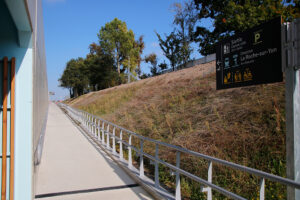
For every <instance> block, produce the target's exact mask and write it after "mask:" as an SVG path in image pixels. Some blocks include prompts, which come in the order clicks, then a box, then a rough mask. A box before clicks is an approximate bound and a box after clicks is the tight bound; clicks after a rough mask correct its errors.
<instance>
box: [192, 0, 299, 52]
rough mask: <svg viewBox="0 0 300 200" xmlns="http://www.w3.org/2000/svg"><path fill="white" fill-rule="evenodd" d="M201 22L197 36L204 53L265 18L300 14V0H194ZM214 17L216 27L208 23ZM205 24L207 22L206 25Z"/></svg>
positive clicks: (286, 17) (196, 32) (211, 50)
mask: <svg viewBox="0 0 300 200" xmlns="http://www.w3.org/2000/svg"><path fill="white" fill-rule="evenodd" d="M194 3H195V5H196V9H197V12H198V20H199V21H198V22H199V23H198V24H201V25H200V26H198V27H197V28H196V31H195V33H194V40H195V41H196V42H199V47H200V50H199V52H200V53H201V54H202V55H207V54H211V53H214V52H215V44H216V42H218V41H220V40H222V39H224V38H226V37H228V36H231V35H233V34H234V33H237V32H241V31H245V30H246V29H248V28H251V27H253V26H255V25H258V24H260V23H262V22H265V21H267V20H270V19H272V18H275V17H277V16H280V15H281V16H282V18H283V20H284V21H291V20H292V19H294V18H296V17H300V6H299V5H300V3H299V0H286V1H282V0H264V1H252V0H194ZM207 20H210V21H211V22H212V24H213V27H207V25H205V24H207V23H203V22H205V21H207ZM202 24H203V25H202Z"/></svg>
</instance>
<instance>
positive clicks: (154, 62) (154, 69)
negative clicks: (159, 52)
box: [144, 53, 159, 76]
mask: <svg viewBox="0 0 300 200" xmlns="http://www.w3.org/2000/svg"><path fill="white" fill-rule="evenodd" d="M144 60H145V62H146V63H151V65H152V66H151V68H150V71H151V74H152V76H156V75H158V74H159V71H158V68H157V56H156V54H155V53H151V54H149V55H147V56H145V58H144Z"/></svg>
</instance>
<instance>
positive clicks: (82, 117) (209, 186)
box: [59, 104, 300, 200]
mask: <svg viewBox="0 0 300 200" xmlns="http://www.w3.org/2000/svg"><path fill="white" fill-rule="evenodd" d="M59 106H60V107H62V108H63V109H64V110H65V111H66V112H68V114H69V115H70V116H71V117H72V118H73V119H75V120H76V121H79V122H80V123H81V124H82V125H83V126H84V127H85V128H86V130H87V131H88V132H89V133H90V134H92V135H93V136H94V137H96V138H97V140H98V141H100V142H101V143H102V145H104V147H106V148H107V149H110V150H112V152H113V154H115V155H118V156H119V159H120V160H121V161H123V160H124V156H123V149H124V148H123V144H124V145H126V146H127V147H128V161H127V162H128V168H130V169H131V168H132V167H133V165H132V150H134V151H136V152H137V153H138V154H139V157H140V166H139V176H140V177H141V178H143V177H144V176H145V175H144V157H147V158H149V159H150V160H152V161H153V162H154V165H155V169H154V182H155V187H156V188H159V187H160V186H159V169H158V165H159V164H162V165H164V166H166V167H168V168H170V169H172V170H174V171H175V175H176V189H175V199H176V200H180V199H181V185H180V175H184V176H186V177H188V178H190V179H192V180H194V181H196V182H198V183H200V184H202V185H205V186H206V187H205V188H203V189H202V192H207V199H208V200H212V190H215V191H217V192H219V193H221V194H223V195H225V196H227V197H230V198H232V199H239V200H245V198H244V197H242V196H240V195H238V194H234V193H233V192H230V191H228V190H226V189H224V188H222V187H220V186H218V185H215V184H213V183H212V176H213V174H212V173H213V171H212V167H213V163H217V164H221V165H223V166H227V167H230V168H232V169H236V170H239V171H242V172H246V173H249V174H252V175H255V176H257V177H258V178H260V184H259V195H260V200H263V199H264V198H265V180H266V179H268V180H270V181H274V182H277V183H281V184H283V185H286V186H290V187H293V188H295V189H300V183H298V182H295V181H293V180H291V179H287V178H283V177H280V176H276V175H273V174H270V173H266V172H263V171H260V170H257V169H253V168H249V167H246V166H243V165H239V164H235V163H232V162H228V161H225V160H222V159H218V158H215V157H211V156H208V155H205V154H201V153H198V152H195V151H191V150H188V149H185V148H181V147H179V146H175V145H171V144H167V143H165V142H161V141H157V140H154V139H151V138H147V137H144V136H142V135H139V134H137V133H135V132H132V131H130V130H127V129H125V128H123V127H121V126H118V125H116V124H113V123H111V122H109V121H106V120H104V119H102V118H100V117H97V116H94V115H92V114H90V113H88V112H85V111H82V110H78V109H74V108H72V107H70V106H68V105H65V104H59ZM117 129H119V133H120V137H117V136H116V134H115V133H116V130H117ZM111 130H112V132H111ZM124 134H127V135H128V141H125V140H124V139H123V138H124V137H123V136H124ZM133 136H134V137H136V138H138V139H139V141H140V148H139V149H138V148H136V147H135V146H133V145H132V137H133ZM105 139H106V140H105ZM111 140H112V147H110V144H111ZM116 140H117V141H118V143H119V153H117V151H116ZM145 141H148V142H150V143H153V144H155V156H152V155H150V154H148V153H145V152H144V151H143V149H144V142H145ZM159 146H164V147H168V148H171V149H174V150H175V151H176V165H172V164H170V163H168V162H166V161H164V160H161V159H160V158H159V156H158V155H159V154H158V153H159ZM181 153H186V154H188V155H192V156H196V157H198V158H202V159H205V160H207V161H208V171H207V174H208V176H207V180H205V179H202V178H200V177H198V176H196V175H194V174H192V173H190V172H187V171H185V170H183V169H181V168H180V155H181Z"/></svg>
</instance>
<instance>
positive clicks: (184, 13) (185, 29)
mask: <svg viewBox="0 0 300 200" xmlns="http://www.w3.org/2000/svg"><path fill="white" fill-rule="evenodd" d="M173 11H174V12H175V16H174V21H173V24H174V25H176V26H177V27H176V28H175V30H176V34H177V36H178V38H179V40H180V58H179V61H180V64H183V65H184V66H185V65H186V63H187V62H188V61H189V60H190V56H191V53H192V52H193V49H192V48H191V43H192V42H193V40H192V39H193V38H192V35H193V31H194V27H195V23H196V21H197V18H196V9H195V4H194V3H193V1H187V2H185V3H184V4H181V3H175V4H174V5H173Z"/></svg>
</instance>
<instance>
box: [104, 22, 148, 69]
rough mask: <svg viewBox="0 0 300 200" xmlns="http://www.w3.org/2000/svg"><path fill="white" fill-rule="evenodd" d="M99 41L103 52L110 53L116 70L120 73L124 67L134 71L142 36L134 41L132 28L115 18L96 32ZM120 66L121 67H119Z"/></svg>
mask: <svg viewBox="0 0 300 200" xmlns="http://www.w3.org/2000/svg"><path fill="white" fill-rule="evenodd" d="M98 38H99V43H100V46H101V48H102V49H103V50H104V52H105V54H109V55H112V57H113V58H114V62H115V65H116V67H117V71H118V73H119V74H120V73H121V72H124V71H125V69H127V68H128V69H129V71H132V72H133V71H134V70H135V68H136V67H137V65H138V64H139V63H140V54H141V53H140V51H142V50H141V49H142V48H141V47H143V46H144V43H143V41H142V38H140V39H139V40H138V42H137V41H135V38H134V33H133V31H132V30H128V29H127V25H126V23H125V22H123V21H121V20H119V19H117V18H115V19H114V20H113V21H111V22H109V23H106V24H105V26H104V27H102V28H101V29H100V32H99V34H98ZM121 66H122V67H123V69H121Z"/></svg>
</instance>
